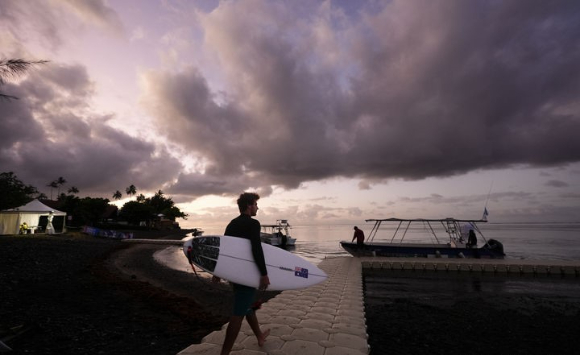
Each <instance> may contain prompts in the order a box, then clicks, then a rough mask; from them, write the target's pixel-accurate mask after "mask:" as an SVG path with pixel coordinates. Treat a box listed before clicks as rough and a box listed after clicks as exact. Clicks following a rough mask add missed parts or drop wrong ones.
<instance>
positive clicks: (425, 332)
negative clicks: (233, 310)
mask: <svg viewBox="0 0 580 355" xmlns="http://www.w3.org/2000/svg"><path fill="white" fill-rule="evenodd" d="M184 232H185V231H181V232H177V233H175V234H173V235H167V233H159V232H153V233H143V232H142V233H140V234H137V235H136V237H139V238H168V239H181V237H182V236H183V234H184ZM160 248H163V246H159V245H150V244H128V243H122V242H120V241H118V240H110V239H101V238H95V237H89V236H86V235H81V234H75V235H64V236H51V237H49V236H44V235H32V236H31V235H27V236H2V237H0V270H1V271H2V272H1V273H0V284H1V285H2V292H1V293H0V337H1V339H3V341H4V342H5V343H6V344H7V345H8V346H10V347H11V348H12V349H13V351H12V352H11V354H66V353H75V354H128V355H133V354H135V355H137V354H139V355H141V354H176V353H178V352H179V351H181V350H183V349H185V348H186V347H188V346H189V345H191V344H194V343H199V342H200V341H201V339H202V338H203V337H204V336H206V335H207V334H209V333H211V332H212V331H214V330H217V329H219V328H220V327H221V326H222V325H223V324H225V323H226V322H227V318H228V315H229V305H230V301H231V292H230V289H229V286H227V285H226V284H225V283H224V284H220V285H213V284H210V283H208V282H207V280H206V279H199V278H196V277H195V276H193V275H192V274H191V273H186V272H183V271H178V270H174V269H171V268H168V267H165V266H163V265H161V264H159V263H158V262H156V261H155V260H154V258H153V254H154V253H155V252H156V251H158V250H159V249H160ZM412 276H413V277H409V275H408V274H403V275H393V274H390V275H389V276H388V277H386V276H385V275H384V274H373V273H372V272H371V273H365V284H366V285H365V293H366V297H365V303H366V305H365V306H366V317H367V326H368V333H369V344H370V345H371V354H373V355H380V354H387V353H389V354H413V353H429V354H465V353H468V354H488V353H501V354H546V353H554V352H560V353H564V354H568V353H574V349H576V348H578V347H579V346H580V338H579V337H578V336H577V334H580V292H576V291H577V287H578V283H579V281H578V280H577V279H575V278H572V279H566V280H561V281H562V282H563V284H562V283H556V284H555V285H553V286H550V285H549V284H546V283H542V284H541V285H542V286H541V287H539V286H538V287H536V286H537V285H536V286H534V283H533V282H536V281H542V280H530V281H532V283H531V284H529V283H528V284H525V285H524V284H523V285H524V286H521V285H520V284H517V283H516V284H515V286H514V285H512V284H510V285H508V286H509V287H506V284H505V282H504V281H501V280H498V279H491V280H476V281H475V282H474V280H472V279H471V280H467V282H465V281H466V280H458V279H456V278H447V279H445V278H442V279H438V278H435V279H425V278H421V277H417V275H412ZM556 281H558V280H556ZM526 285H527V286H526ZM530 285H531V286H530ZM562 285H564V286H562ZM562 287H563V288H562ZM275 294H276V293H267V294H266V295H265V298H266V299H267V298H269V297H272V296H274V295H275ZM258 316H259V313H258ZM305 355H306V354H305Z"/></svg>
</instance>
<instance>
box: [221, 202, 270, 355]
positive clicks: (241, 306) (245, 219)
mask: <svg viewBox="0 0 580 355" xmlns="http://www.w3.org/2000/svg"><path fill="white" fill-rule="evenodd" d="M258 199H260V196H259V195H258V194H256V193H251V192H244V193H243V194H241V195H240V197H239V198H238V201H237V203H238V208H239V210H240V215H239V216H238V217H236V218H234V219H233V220H232V221H231V222H230V223H229V224H228V226H227V227H226V231H225V233H224V235H227V236H231V237H239V238H246V239H249V240H250V242H251V245H252V255H253V256H254V261H255V262H256V266H257V267H258V269H259V270H260V275H262V276H261V277H260V286H259V288H260V290H262V291H264V290H266V289H267V288H268V285H269V284H270V279H269V278H268V271H267V270H266V261H265V259H264V251H263V250H262V244H261V240H260V229H261V228H260V222H259V221H258V220H256V219H253V218H252V217H254V216H255V215H256V214H257V213H258ZM213 281H214V282H219V278H217V277H215V276H214V278H213ZM232 287H233V290H234V307H233V312H232V315H231V316H230V321H229V324H228V328H227V329H226V338H225V340H224V344H223V346H222V351H221V355H227V354H229V353H230V351H231V350H232V347H233V346H234V343H235V341H236V338H237V336H238V333H239V332H240V328H241V326H242V321H243V320H244V318H246V321H247V322H248V324H249V325H250V327H251V328H252V331H253V332H254V334H255V335H256V338H257V339H258V345H259V346H262V345H264V343H265V342H266V338H267V337H268V335H269V334H270V329H267V330H265V331H263V332H262V330H261V329H260V324H259V322H258V317H257V316H256V312H255V309H256V308H258V307H252V304H253V302H254V299H255V297H256V289H255V288H253V287H248V286H243V285H238V284H232Z"/></svg>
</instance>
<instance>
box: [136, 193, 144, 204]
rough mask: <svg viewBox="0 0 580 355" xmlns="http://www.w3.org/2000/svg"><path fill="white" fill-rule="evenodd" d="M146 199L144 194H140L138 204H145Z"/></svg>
mask: <svg viewBox="0 0 580 355" xmlns="http://www.w3.org/2000/svg"><path fill="white" fill-rule="evenodd" d="M145 199H146V198H145V195H143V194H139V196H137V202H143V201H145Z"/></svg>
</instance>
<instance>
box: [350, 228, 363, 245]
mask: <svg viewBox="0 0 580 355" xmlns="http://www.w3.org/2000/svg"><path fill="white" fill-rule="evenodd" d="M355 239H356V245H357V246H363V245H364V243H365V233H364V232H363V231H362V230H361V229H359V228H358V227H357V226H354V235H353V236H352V241H353V242H354V240H355Z"/></svg>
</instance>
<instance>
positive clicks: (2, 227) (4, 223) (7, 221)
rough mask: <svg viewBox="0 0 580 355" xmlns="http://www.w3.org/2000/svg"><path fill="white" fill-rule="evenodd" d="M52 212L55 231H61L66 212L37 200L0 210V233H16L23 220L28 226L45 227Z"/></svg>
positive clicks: (62, 230) (63, 226)
mask: <svg viewBox="0 0 580 355" xmlns="http://www.w3.org/2000/svg"><path fill="white" fill-rule="evenodd" d="M51 212H52V216H53V217H54V218H53V220H52V225H53V227H54V230H55V232H56V233H63V232H64V231H65V230H66V229H65V221H66V218H65V217H66V212H61V211H58V210H55V209H54V208H51V207H48V206H47V205H45V204H43V203H42V202H40V201H38V200H33V201H30V202H29V203H27V204H26V205H24V206H20V207H17V208H12V209H9V210H4V211H0V234H18V233H19V232H20V225H21V224H22V223H24V222H26V224H28V226H29V227H30V228H35V227H43V229H44V228H46V225H47V223H48V218H49V216H50V214H51Z"/></svg>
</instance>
